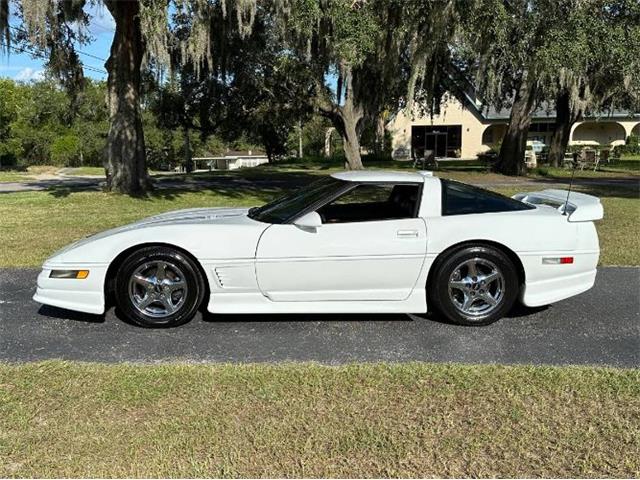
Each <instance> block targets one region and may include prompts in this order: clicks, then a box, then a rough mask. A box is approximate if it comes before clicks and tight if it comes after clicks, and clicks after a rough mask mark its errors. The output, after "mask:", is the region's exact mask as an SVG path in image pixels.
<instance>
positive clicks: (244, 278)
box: [213, 262, 257, 290]
mask: <svg viewBox="0 0 640 480" xmlns="http://www.w3.org/2000/svg"><path fill="white" fill-rule="evenodd" d="M213 272H214V274H215V276H216V279H217V281H218V284H219V285H220V287H221V288H224V289H235V290H239V289H255V288H256V287H257V284H256V278H255V270H254V267H253V263H250V262H247V263H243V264H240V265H237V264H236V265H225V266H223V267H222V266H218V267H215V268H214V269H213Z"/></svg>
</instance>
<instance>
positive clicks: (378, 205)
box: [318, 184, 420, 223]
mask: <svg viewBox="0 0 640 480" xmlns="http://www.w3.org/2000/svg"><path fill="white" fill-rule="evenodd" d="M419 197H420V185H418V184H361V185H358V186H357V187H355V188H352V189H351V190H349V191H348V192H346V193H344V194H343V195H341V196H340V197H338V198H336V199H335V200H333V201H332V202H331V203H328V204H327V205H324V206H323V207H321V208H320V209H318V213H319V214H320V217H321V218H322V221H323V223H346V222H372V221H376V220H392V219H399V218H413V217H416V216H417V213H418V200H419Z"/></svg>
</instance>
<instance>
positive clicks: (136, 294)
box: [129, 260, 188, 318]
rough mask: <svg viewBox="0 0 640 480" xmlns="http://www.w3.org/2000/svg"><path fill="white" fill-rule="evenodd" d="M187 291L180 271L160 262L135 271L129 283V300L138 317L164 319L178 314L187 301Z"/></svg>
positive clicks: (142, 266)
mask: <svg viewBox="0 0 640 480" xmlns="http://www.w3.org/2000/svg"><path fill="white" fill-rule="evenodd" d="M187 293H188V287H187V282H186V281H185V277H184V273H183V272H182V270H181V269H180V268H179V267H178V266H177V265H174V264H173V263H169V262H165V261H163V260H156V261H153V262H147V263H144V264H142V265H140V266H139V267H138V268H136V269H135V270H134V272H133V275H131V279H130V280H129V299H130V300H131V303H132V304H133V306H134V307H135V308H136V309H137V310H138V311H139V312H141V313H143V314H145V315H148V316H150V317H154V318H163V317H167V316H169V315H173V314H174V313H175V312H177V311H178V310H179V309H180V307H182V305H183V304H184V302H185V299H186V298H187Z"/></svg>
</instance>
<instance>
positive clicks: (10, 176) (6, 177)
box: [0, 170, 33, 182]
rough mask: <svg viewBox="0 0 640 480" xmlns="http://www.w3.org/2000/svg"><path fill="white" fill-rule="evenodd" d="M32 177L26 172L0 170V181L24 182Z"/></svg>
mask: <svg viewBox="0 0 640 480" xmlns="http://www.w3.org/2000/svg"><path fill="white" fill-rule="evenodd" d="M32 179H33V178H32V177H30V176H29V175H28V174H27V172H19V171H15V170H0V182H26V181H28V180H32Z"/></svg>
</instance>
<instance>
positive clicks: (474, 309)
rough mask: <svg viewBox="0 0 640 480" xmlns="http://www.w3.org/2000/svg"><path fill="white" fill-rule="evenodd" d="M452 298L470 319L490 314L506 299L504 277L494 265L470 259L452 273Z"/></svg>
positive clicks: (450, 279)
mask: <svg viewBox="0 0 640 480" xmlns="http://www.w3.org/2000/svg"><path fill="white" fill-rule="evenodd" d="M449 298H450V299H451V302H452V303H453V305H454V306H455V307H456V308H457V309H458V310H459V311H460V312H461V313H462V314H464V315H466V316H468V317H480V316H484V315H488V314H490V313H491V312H492V311H494V310H495V309H496V308H498V307H499V305H500V302H502V299H503V298H504V277H503V275H502V273H501V272H500V270H499V269H498V267H497V266H496V265H495V263H493V262H491V261H489V260H487V259H484V258H479V257H475V258H470V259H468V260H465V261H463V262H462V263H460V264H459V265H458V266H457V267H455V268H454V270H453V272H452V273H451V275H450V277H449Z"/></svg>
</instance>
